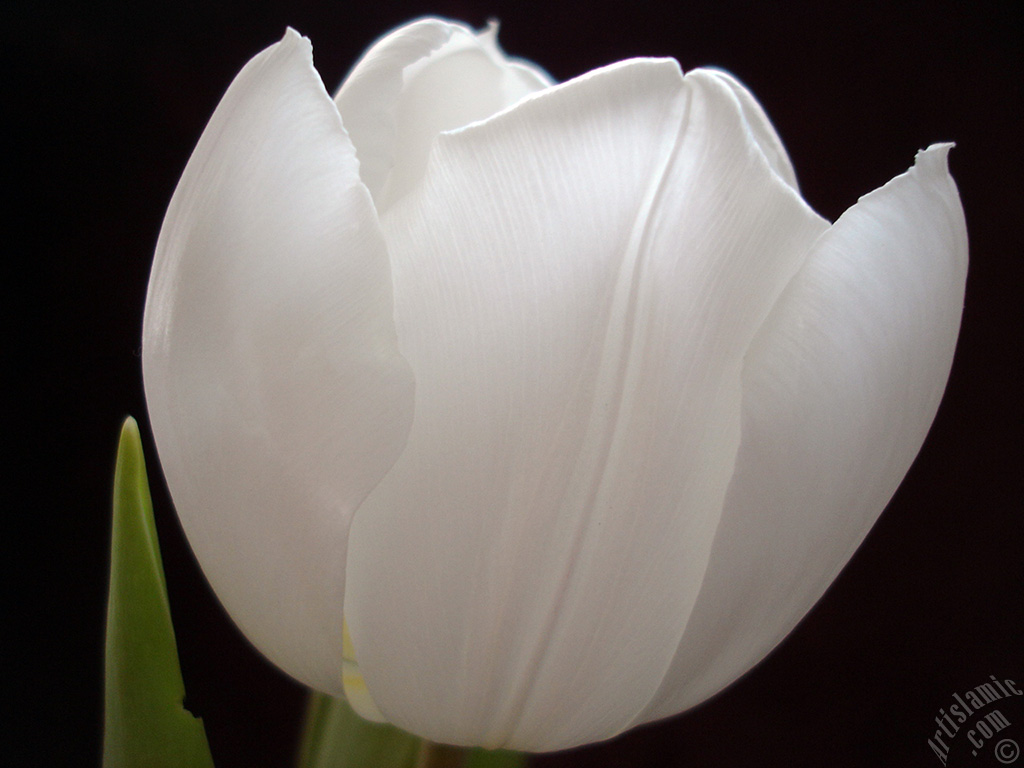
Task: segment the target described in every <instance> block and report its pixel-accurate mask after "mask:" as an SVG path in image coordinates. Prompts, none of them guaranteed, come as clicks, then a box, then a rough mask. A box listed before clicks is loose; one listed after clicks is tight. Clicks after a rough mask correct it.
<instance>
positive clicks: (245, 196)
mask: <svg viewBox="0 0 1024 768" xmlns="http://www.w3.org/2000/svg"><path fill="white" fill-rule="evenodd" d="M142 357H143V372H144V376H145V384H146V398H147V401H148V405H149V412H150V418H151V421H152V426H153V432H154V434H155V437H156V443H157V447H158V449H159V453H160V459H161V464H162V466H163V470H164V474H165V476H166V478H167V482H168V485H169V487H170V490H171V494H172V496H173V498H174V503H175V507H176V508H177V511H178V514H179V516H180V518H181V522H182V525H183V527H184V529H185V532H186V534H187V535H188V538H189V542H190V543H191V545H192V547H193V549H194V551H195V554H196V557H197V558H198V560H199V562H200V564H201V566H202V568H203V571H204V573H205V574H206V576H207V578H208V579H209V581H210V583H211V585H212V586H213V588H214V590H215V591H216V593H217V595H218V597H219V598H220V600H221V601H222V602H223V604H224V606H225V607H226V608H227V610H228V612H229V613H230V614H231V617H232V618H233V619H234V620H235V621H236V622H237V623H238V625H239V626H240V627H241V629H242V630H243V631H244V632H245V634H246V635H247V636H248V637H249V638H250V639H251V640H252V641H253V643H254V644H255V645H256V646H257V647H258V648H259V649H260V650H261V651H262V652H263V653H265V654H266V655H267V656H268V657H269V658H270V659H271V660H272V661H273V662H275V663H276V664H278V665H279V666H280V667H282V668H283V669H285V670H286V671H287V672H289V673H290V674H292V675H294V676H295V677H297V678H298V679H300V680H302V681H303V682H306V683H308V684H311V685H314V686H316V687H318V688H320V689H322V690H325V691H330V692H334V693H340V692H341V669H342V599H343V595H344V573H345V553H346V541H347V536H348V525H349V521H350V519H351V515H352V511H353V510H354V509H355V507H356V506H357V505H358V504H359V502H360V501H361V500H362V498H363V497H364V496H365V495H366V494H367V493H368V492H369V491H370V489H371V488H372V487H373V486H374V485H375V484H376V483H377V482H378V481H379V479H380V478H381V477H382V476H383V475H384V473H385V472H386V471H387V470H388V469H389V468H390V466H391V465H392V463H393V462H394V460H395V457H396V456H397V454H398V453H399V452H400V451H401V449H402V448H403V446H404V444H405V439H406V436H407V433H408V428H409V425H410V423H411V419H412V415H411V414H412V396H413V395H412V390H413V381H412V373H411V371H410V369H409V367H408V364H407V363H406V362H405V361H404V360H403V359H402V357H401V356H400V354H399V351H398V347H397V337H396V334H395V328H394V320H393V304H392V293H391V276H390V270H389V265H388V260H387V252H386V248H385V245H384V240H383V237H382V234H381V232H380V227H379V224H378V222H377V219H376V215H375V212H374V209H373V204H372V201H371V199H370V196H369V194H368V193H367V191H366V189H365V187H364V186H363V185H362V183H361V182H360V180H359V177H358V171H357V163H356V160H355V153H354V150H353V148H352V145H351V142H349V140H348V137H347V136H346V134H345V131H344V129H343V127H342V124H341V121H340V120H339V117H338V113H337V110H336V109H335V107H334V105H333V103H332V101H331V99H330V97H329V95H328V94H327V92H326V91H325V89H324V87H323V84H322V83H321V82H320V78H319V76H318V75H317V74H316V71H315V70H314V69H313V63H312V56H311V49H310V45H309V41H307V40H305V39H304V38H300V37H299V35H298V34H297V33H295V32H294V31H292V30H289V31H288V33H287V34H286V35H285V37H284V39H283V40H282V41H281V42H280V43H278V44H277V45H274V46H272V47H270V48H268V49H267V50H265V51H263V52H262V53H260V54H259V55H258V56H256V57H255V58H254V59H253V60H252V61H250V62H249V63H248V64H247V65H246V66H245V68H244V69H243V70H242V71H241V72H240V73H239V75H238V76H237V77H236V79H235V81H234V82H233V83H232V84H231V87H230V88H229V89H228V91H227V93H226V94H225V96H224V98H223V100H222V101H221V103H220V105H219V106H218V108H217V111H216V112H215V113H214V115H213V117H212V118H211V120H210V123H209V125H208V126H207V128H206V130H205V131H204V133H203V136H202V138H201V139H200V141H199V144H198V145H197V147H196V149H195V152H194V153H193V155H192V158H191V159H190V160H189V163H188V166H187V167H186V169H185V172H184V174H183V176H182V179H181V181H180V183H179V184H178V188H177V189H176V190H175V193H174V197H173V199H172V201H171V204H170V207H169V209H168V212H167V217H166V219H165V220H164V225H163V229H162V231H161V233H160V240H159V242H158V245H157V251H156V258H155V262H154V265H153V274H152V278H151V281H150V287H149V295H148V297H147V301H146V314H145V321H144V330H143V353H142Z"/></svg>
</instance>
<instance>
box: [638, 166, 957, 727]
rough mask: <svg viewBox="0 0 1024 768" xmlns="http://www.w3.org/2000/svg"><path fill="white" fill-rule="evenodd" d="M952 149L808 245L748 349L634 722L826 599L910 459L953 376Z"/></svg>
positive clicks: (746, 663)
mask: <svg viewBox="0 0 1024 768" xmlns="http://www.w3.org/2000/svg"><path fill="white" fill-rule="evenodd" d="M947 151H948V146H938V147H933V148H931V149H929V150H927V151H925V152H922V153H920V154H919V155H918V158H917V162H916V164H915V166H914V167H913V168H912V169H911V170H910V171H908V172H907V173H906V174H903V175H901V176H898V177H897V178H895V179H893V180H892V181H891V182H889V183H888V184H886V185H885V186H884V187H882V188H881V189H879V190H877V191H875V192H872V193H871V194H869V195H866V196H865V197H863V198H862V199H861V200H860V201H859V202H858V203H857V204H856V205H855V206H854V207H853V208H851V209H850V210H849V211H847V212H846V213H845V214H843V216H842V217H841V218H840V219H839V221H837V222H836V224H835V226H834V227H832V229H831V230H829V231H828V232H827V233H826V234H825V235H824V236H823V237H822V238H821V240H820V241H819V242H818V243H817V244H816V245H815V247H814V250H813V251H812V254H811V256H810V258H809V260H808V262H807V264H806V266H805V267H804V268H803V269H802V270H801V271H800V272H799V274H798V275H797V277H796V278H795V279H794V280H793V282H792V283H791V284H790V285H789V286H788V287H787V289H786V291H785V293H784V294H783V296H782V298H781V299H780V300H779V303H778V305H777V306H776V307H775V309H774V310H773V311H772V314H771V315H770V317H769V319H768V321H767V322H766V323H765V327H764V328H763V329H762V330H761V331H760V333H759V334H758V337H757V339H756V341H755V343H754V345H753V347H752V348H751V351H750V354H749V355H748V358H747V362H746V366H745V369H744V374H743V442H742V446H741V448H740V455H739V458H738V460H737V472H736V477H735V478H734V479H733V482H732V485H731V486H730V488H729V494H728V497H727V503H726V509H725V514H724V515H723V517H722V523H721V525H720V527H719V529H718V533H717V534H716V538H715V544H714V548H713V549H712V554H711V562H710V565H709V568H708V573H707V575H706V576H705V579H704V585H703V587H702V589H701V593H700V598H699V599H698V601H697V606H696V608H695V609H694V612H693V616H692V618H691V619H690V623H689V625H688V626H687V628H686V633H685V634H684V636H683V639H682V642H681V644H680V647H679V651H678V653H677V655H676V658H675V659H674V660H673V663H672V667H671V669H670V671H669V674H668V676H667V677H666V679H665V682H664V684H663V686H662V689H661V691H659V694H658V696H657V697H656V698H655V700H654V701H652V703H651V705H650V707H649V708H648V709H647V711H646V712H644V713H643V715H642V716H641V717H640V718H638V722H643V721H648V720H654V719H657V718H659V717H665V716H668V715H672V714H675V713H676V712H679V711H681V710H683V709H685V708H687V707H690V706H692V705H694V704H696V703H698V702H700V701H702V700H704V699H705V698H707V697H708V696H710V695H712V694H714V693H715V692H716V691H718V690H720V689H721V688H723V687H724V686H726V685H728V684H729V683H730V682H732V681H733V680H735V679H736V678H737V677H738V676H739V675H741V674H743V673H744V672H745V671H746V670H748V669H749V668H750V667H752V666H753V665H754V664H756V663H757V662H758V661H759V660H760V659H761V658H763V657H764V656H765V655H766V654H767V653H768V652H769V651H770V650H771V649H772V648H773V647H775V645H777V644H778V643H779V642H780V641H781V640H782V638H783V637H785V636H786V634H788V633H789V632H790V630H792V628H793V627H794V626H795V625H796V623H797V622H798V621H799V620H800V619H801V618H802V617H803V616H804V614H805V613H807V611H808V610H809V609H810V608H811V606H812V605H814V603H815V602H816V601H817V600H818V598H819V597H821V595H822V593H823V592H824V591H825V590H826V589H827V588H828V586H829V584H830V583H831V582H832V580H833V579H834V578H835V576H836V575H837V574H838V572H839V570H840V569H841V568H842V567H843V565H845V564H846V561H847V560H848V559H849V558H850V556H851V555H852V554H853V552H854V550H856V548H857V547H858V546H859V545H860V543H861V541H862V540H863V539H864V536H865V535H866V534H867V532H868V530H869V529H870V528H871V526H872V524H873V523H874V522H875V520H876V519H877V517H878V515H879V514H880V513H881V511H882V509H883V508H884V507H885V505H886V504H887V503H888V501H889V499H890V498H891V497H892V494H893V493H894V492H895V491H896V487H897V486H898V485H899V483H900V481H901V480H902V479H903V476H904V474H906V472H907V470H908V469H909V467H910V464H911V462H913V460H914V457H915V456H916V455H917V452H918V450H919V449H920V447H921V444H922V442H923V441H924V438H925V435H926V434H927V432H928V428H929V427H930V425H931V423H932V419H933V418H934V416H935V411H936V409H937V408H938V405H939V400H940V399H941V397H942V391H943V389H944V387H945V383H946V379H947V377H948V374H949V368H950V364H951V362H952V358H953V349H954V347H955V345H956V338H957V332H958V329H959V325H960V314H961V310H962V307H963V296H964V282H965V278H966V271H967V235H966V230H965V228H964V219H963V211H962V209H961V207H960V199H959V196H958V195H957V191H956V186H955V185H954V184H953V181H952V179H951V178H950V177H949V174H948V172H947V170H946V153H947Z"/></svg>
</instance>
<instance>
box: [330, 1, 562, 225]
mask: <svg viewBox="0 0 1024 768" xmlns="http://www.w3.org/2000/svg"><path fill="white" fill-rule="evenodd" d="M497 32H498V29H497V25H496V24H492V25H491V26H489V27H488V28H487V29H485V30H484V31H482V32H480V33H477V32H474V31H473V30H472V29H470V28H469V27H467V26H465V25H462V24H454V23H451V22H447V21H442V20H441V19H421V20H420V21H416V22H413V23H412V24H407V25H406V26H404V27H399V28H398V29H396V30H395V31H394V32H392V33H391V34H389V35H387V36H386V37H384V38H383V39H381V40H380V41H379V42H378V43H377V44H376V45H374V46H373V47H372V48H370V50H368V51H367V52H366V54H365V55H364V56H363V58H362V59H361V60H360V61H359V63H358V64H356V66H355V68H354V69H353V70H352V72H351V74H349V76H348V77H347V78H346V79H345V82H344V83H343V84H342V86H341V89H340V90H339V91H338V95H337V96H336V97H335V100H336V102H337V105H338V111H339V112H341V116H342V119H343V120H344V121H345V126H346V128H348V131H349V133H350V134H351V136H352V141H353V143H354V144H355V146H356V152H357V154H358V157H359V164H360V173H361V175H362V178H363V181H364V182H366V185H367V187H369V189H370V192H371V193H372V194H373V197H374V200H375V202H376V203H377V208H378V210H381V211H383V210H384V209H385V208H386V207H387V206H388V205H390V204H391V202H393V201H394V200H395V199H397V198H398V197H400V196H401V195H403V194H405V193H406V192H408V190H409V189H410V188H411V187H412V186H413V185H415V184H416V182H417V181H418V180H419V179H420V178H421V177H422V175H423V169H424V166H425V165H426V162H427V155H428V153H429V152H430V147H431V145H432V144H433V142H434V139H435V138H436V137H437V135H438V134H439V133H441V132H442V131H447V130H450V129H452V128H459V127H462V126H464V125H468V124H469V123H472V122H475V121H477V120H482V119H484V118H487V117H490V116H491V115H493V114H495V113H496V112H499V111H501V110H503V109H505V108H506V107H508V106H511V105H512V104H515V103H516V102H518V101H519V100H520V99H522V98H523V97H524V96H527V95H529V94H531V93H533V92H535V91H538V90H542V89H544V88H547V87H548V86H549V85H551V83H552V81H551V78H550V77H549V76H548V75H547V73H546V72H544V71H543V70H541V69H540V68H539V67H537V66H536V65H534V64H531V63H529V62H525V61H520V60H517V59H509V58H507V57H506V56H505V54H504V53H502V52H501V50H500V49H499V48H498V40H497Z"/></svg>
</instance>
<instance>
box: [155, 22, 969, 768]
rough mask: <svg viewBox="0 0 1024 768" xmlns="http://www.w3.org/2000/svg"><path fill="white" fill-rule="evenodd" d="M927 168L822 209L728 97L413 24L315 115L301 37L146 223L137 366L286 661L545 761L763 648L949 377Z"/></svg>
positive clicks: (295, 669)
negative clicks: (511, 53)
mask: <svg viewBox="0 0 1024 768" xmlns="http://www.w3.org/2000/svg"><path fill="white" fill-rule="evenodd" d="M947 152H948V145H940V146H933V147H931V148H929V149H927V150H925V151H922V152H921V153H919V154H918V157H917V159H916V161H915V164H914V166H913V167H912V168H911V169H910V170H909V171H907V172H906V173H904V174H902V175H900V176H897V177H896V178H895V179H893V180H892V181H890V182H889V183H888V184H886V185H885V186H883V187H882V188H880V189H878V190H876V191H875V192H872V193H871V194H869V195H866V196H865V197H863V198H861V199H860V201H859V202H858V203H857V204H856V205H854V206H853V207H852V208H850V210H848V211H847V212H846V213H845V214H843V216H842V217H840V219H839V220H838V221H837V222H836V223H835V224H832V225H830V224H829V223H828V222H827V221H825V220H824V219H822V218H821V217H820V216H818V215H817V214H816V213H814V211H812V210H811V208H810V207H809V206H808V205H807V203H805V202H804V201H803V199H802V198H801V197H800V195H799V193H798V191H797V187H796V182H795V178H794V174H793V170H792V168H791V166H790V163H789V160H788V157H787V155H786V152H785V150H784V148H783V146H782V144H781V142H780V140H779V138H778V136H777V135H776V134H775V132H774V130H773V128H772V126H771V124H770V123H769V121H768V119H767V117H766V116H765V114H764V112H763V111H762V109H761V107H760V106H759V105H758V103H757V101H756V100H755V99H754V98H753V96H752V95H751V94H750V93H749V92H748V91H747V90H746V89H745V88H744V87H743V86H742V85H740V84H739V83H738V82H737V81H736V80H734V79H733V78H732V77H731V76H730V75H728V74H726V73H724V72H721V71H716V70H708V69H697V70H694V71H692V72H690V73H689V74H687V75H685V76H684V75H683V73H682V72H681V71H680V68H679V65H678V64H677V63H676V62H675V61H673V60H671V59H634V60H630V61H624V62H620V63H618V64H613V65H611V66H608V67H604V68H601V69H598V70H595V71H593V72H590V73H588V74H586V75H583V76H582V77H578V78H576V79H574V80H572V81H570V82H567V83H563V84H560V85H555V84H553V83H552V82H551V80H550V78H549V77H548V76H547V75H546V74H545V73H544V72H543V71H541V70H540V69H538V68H537V67H536V66H534V65H532V64H529V63H526V62H522V61H516V60H512V59H508V58H506V57H505V56H504V54H503V53H502V52H501V51H500V50H499V49H498V47H497V43H496V40H495V30H494V29H493V28H491V29H487V30H485V31H483V32H481V33H476V32H474V31H472V30H470V29H468V28H467V27H465V26H462V25H460V24H454V23H450V22H445V21H440V20H434V19H427V20H421V21H418V22H415V23H412V24H409V25H408V26H405V27H402V28H400V29H398V30H396V31H394V32H392V33H391V34H390V35H388V36H387V37H385V38H383V39H382V40H381V41H380V42H378V43H377V44H376V45H374V46H373V47H372V48H371V49H370V50H369V51H368V52H367V53H366V55H365V56H364V57H363V59H362V60H361V61H360V62H359V63H358V65H357V66H356V67H355V69H354V70H353V71H352V73H351V74H350V76H349V77H348V79H347V80H346V82H345V83H344V84H343V85H342V87H341V90H340V91H339V93H338V94H337V96H336V97H335V98H334V99H331V98H330V96H329V95H328V93H327V91H326V90H325V89H324V86H323V84H322V82H321V80H320V77H319V76H318V74H317V72H316V70H315V69H314V68H313V62H312V54H311V47H310V44H309V42H308V41H307V40H306V39H304V38H302V37H300V36H299V35H298V34H296V33H295V32H294V31H291V30H289V31H288V32H287V34H285V36H284V39H282V40H281V42H279V43H278V44H276V45H273V46H271V47H270V48H268V49H267V50H265V51H263V52H262V53H260V54H259V55H257V56H256V57H255V58H254V59H253V60H252V61H250V62H249V63H248V64H247V65H246V66H245V67H244V68H243V69H242V71H241V72H240V73H239V74H238V76H237V77H236V78H235V80H234V82H233V83H232V84H231V86H230V88H229V89H228V91H227V93H226V94H225V96H224V98H223V100H222V101H221V103H220V105H219V106H218V107H217V110H216V112H215V113H214V114H213V117H212V118H211V119H210V123H209V125H208V126H207V127H206V130H205V132H204V133H203V135H202V138H201V139H200V140H199V144H198V146H197V147H196V149H195V152H194V153H193V155H192V158H191V160H190V161H189V163H188V166H187V167H186V169H185V172H184V174H183V175H182V178H181V181H180V182H179V184H178V187H177V190H176V191H175V194H174V197H173V199H172V201H171V203H170V207H169V209H168V211H167V217H166V219H165V221H164V224H163V229H162V231H161V234H160V240H159V243H158V246H157V250H156V258H155V263H154V266H153V274H152V279H151V282H150V287H149V294H148V298H147V303H146V315H145V329H144V342H143V365H144V374H145V384H146V395H147V399H148V405H149V410H150V417H151V421H152V427H153V431H154V434H155V436H156V442H157V446H158V449H159V454H160V459H161V463H162V465H163V469H164V473H165V475H166V478H167V482H168V484H169V487H170V490H171V493H172V495H173V498H174V502H175V506H176V508H177V511H178V514H179V515H180V517H181V522H182V525H183V526H184V529H185V532H186V534H187V535H188V538H189V541H190V542H191V545H192V547H193V548H194V550H195V554H196V557H197V558H198V560H199V562H200V564H201V566H202V568H203V571H204V572H205V574H206V576H207V578H208V579H209V581H210V583H211V584H212V586H213V588H214V590H215V591H216V593H217V595H218V597H219V598H220V600H221V601H222V602H223V604H224V606H225V607H226V608H227V610H228V612H229V613H230V615H231V616H232V618H233V619H234V620H235V621H236V622H237V623H238V625H239V626H240V627H241V629H242V630H243V631H244V632H245V634H246V635H247V636H248V637H249V638H250V639H251V640H252V642H253V643H254V644H255V645H256V647H257V648H259V649H260V650H261V651H262V652H263V653H264V654H265V655H266V656H267V657H268V658H269V659H270V660H271V661H273V662H274V663H275V664H277V665H279V666H280V667H281V668H282V669H284V670H285V671H286V672H288V673H289V674H291V675H293V676H294V677H295V678H297V679H298V680H300V681H302V682H304V683H307V684H308V685H310V686H313V687H315V688H318V689H320V690H323V691H326V692H329V693H334V694H341V693H342V692H343V690H344V691H346V692H347V693H348V695H349V698H350V700H351V701H352V702H353V704H354V706H356V707H357V709H358V710H359V711H360V712H362V713H364V714H366V715H368V716H371V717H378V718H384V719H387V720H388V721H391V722H393V723H395V724H397V725H399V726H401V727H402V728H405V729H407V730H409V731H411V732H413V733H415V734H418V735H421V736H424V737H426V738H429V739H432V740H435V741H440V742H447V743H453V744H467V745H468V744H479V745H485V746H489V747H496V746H505V747H510V748H514V749H522V750H536V751H543V750H555V749H562V748H566V747H572V746H574V745H578V744H583V743H586V742H591V741H596V740H601V739H606V738H609V737H611V736H613V735H615V734H617V733H620V732H621V731H623V730H625V729H627V728H631V727H633V726H636V725H638V724H640V723H645V722H649V721H652V720H657V719H659V718H664V717H667V716H669V715H673V714H676V713H678V712H681V711H683V710H685V709H687V708H688V707H692V706H693V705H695V704H697V703H698V702H700V701H702V700H704V699H706V698H708V697H709V696H711V695H713V694H714V693H715V692H717V691H719V690H721V689H722V688H723V687H725V686H726V685H728V684H729V683H730V682H732V681H733V680H735V679H736V678H737V677H739V676H740V675H742V674H743V673H744V672H746V671H747V670H749V669H750V668H751V667H752V666H753V665H754V664H756V663H757V662H758V661H759V660H760V659H762V658H763V657H764V656H765V655H766V654H767V653H768V652H769V651H770V650H771V649H772V648H773V647H774V646H775V645H777V644H778V643H779V642H780V641H781V640H782V638H783V637H785V635H786V634H787V633H788V632H789V631H790V630H791V629H792V628H793V627H794V626H795V624H796V623H797V622H798V621H799V620H800V618H801V617H802V616H803V615H804V614H806V613H807V611H808V610H809V609H810V608H811V606H812V605H813V604H814V602H815V601H816V600H817V599H818V598H819V597H820V596H821V594H822V593H823V592H824V591H825V589H826V588H827V587H828V585H829V584H830V582H831V581H832V579H833V578H835V576H836V574H837V573H838V572H839V570H840V569H841V568H842V567H843V565H844V563H845V562H846V561H847V560H848V559H849V557H850V556H851V554H852V553H853V552H854V550H855V549H856V548H857V546H858V545H859V543H860V542H861V541H862V539H863V538H864V536H865V535H866V533H867V532H868V530H869V529H870V527H871V525H872V524H873V522H874V521H875V519H876V518H877V517H878V515H879V514H880V512H881V511H882V509H883V507H885V505H886V503H887V502H888V501H889V499H890V497H891V496H892V494H893V493H894V491H895V490H896V487H897V486H898V485H899V483H900V481H901V479H902V478H903V476H904V474H905V473H906V471H907V469H908V468H909V467H910V464H911V462H912V461H913V460H914V457H915V455H916V454H917V452H918V450H919V448H920V447H921V444H922V442H923V440H924V438H925V435H926V433H927V432H928V428H929V425H930V424H931V422H932V419H933V417H934V416H935V412H936V409H937V407H938V404H939V401H940V399H941V397H942V392H943V388H944V386H945V382H946V379H947V376H948V373H949V369H950V364H951V361H952V357H953V350H954V346H955V344H956V338H957V333H958V328H959V322H960V314H961V310H962V306H963V293H964V282H965V275H966V265H967V240H966V232H965V228H964V220H963V213H962V209H961V205H960V201H959V197H958V194H957V190H956V187H955V185H954V183H953V181H952V179H951V178H950V176H949V174H948V171H947V169H946V154H947Z"/></svg>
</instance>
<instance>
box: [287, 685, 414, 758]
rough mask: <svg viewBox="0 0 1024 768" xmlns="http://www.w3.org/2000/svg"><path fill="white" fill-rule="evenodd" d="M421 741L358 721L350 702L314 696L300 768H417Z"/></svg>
mask: <svg viewBox="0 0 1024 768" xmlns="http://www.w3.org/2000/svg"><path fill="white" fill-rule="evenodd" d="M421 743H422V742H421V740H420V739H418V738H416V737H415V736H412V735H411V734H408V733H406V732H405V731H402V730H399V729H398V728H395V726H393V725H379V724H377V723H371V722H369V721H368V720H364V719H363V718H361V717H359V715H357V714H356V713H355V712H353V711H352V708H351V707H350V706H349V705H348V702H347V701H345V700H344V699H342V698H333V697H331V696H327V695H325V694H322V693H316V692H314V693H311V694H310V699H309V709H307V710H306V723H305V725H304V726H303V729H302V742H301V744H300V747H299V761H298V765H299V768H415V766H416V761H417V758H418V756H419V752H420V745H421Z"/></svg>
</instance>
